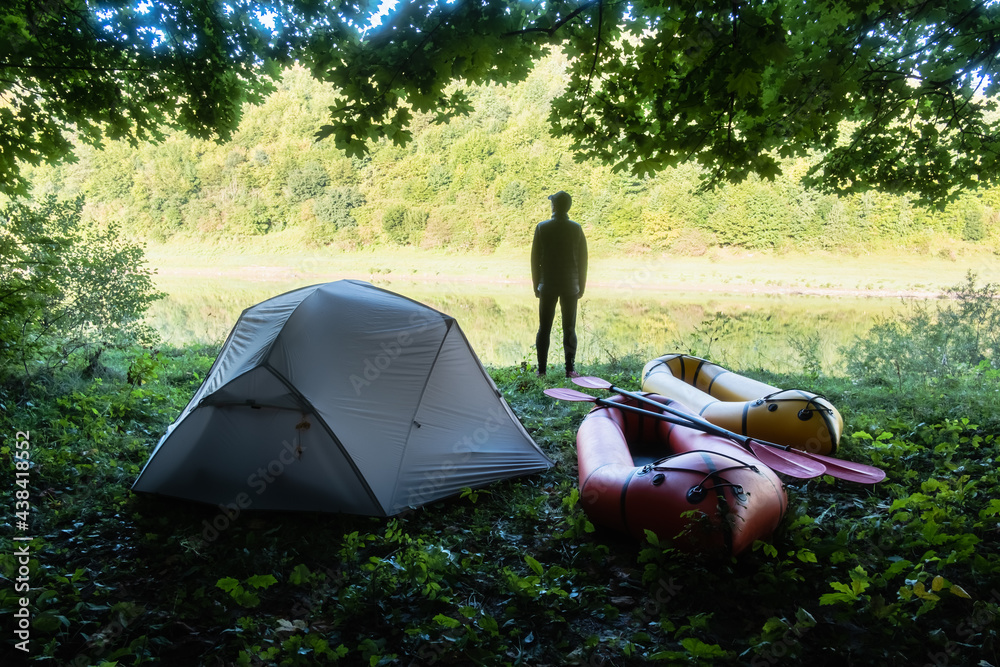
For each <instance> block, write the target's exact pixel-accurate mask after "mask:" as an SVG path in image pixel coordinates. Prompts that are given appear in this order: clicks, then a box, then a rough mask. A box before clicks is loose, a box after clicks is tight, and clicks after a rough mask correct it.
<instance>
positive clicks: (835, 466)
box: [573, 376, 885, 484]
mask: <svg viewBox="0 0 1000 667" xmlns="http://www.w3.org/2000/svg"><path fill="white" fill-rule="evenodd" d="M573 382H575V383H576V384H578V385H580V386H581V387H587V388H590V389H608V390H610V391H613V392H615V393H617V394H621V395H623V396H628V397H630V398H634V399H635V400H637V401H641V402H643V403H646V404H648V405H652V406H656V407H657V408H658V409H662V410H666V411H667V412H671V413H673V414H678V413H680V414H683V415H686V416H687V418H688V419H690V420H691V421H693V422H696V423H703V424H709V425H712V426H715V425H714V424H712V423H711V422H709V421H708V420H706V419H704V418H702V417H700V416H696V415H693V414H691V413H687V412H683V411H681V410H676V409H674V408H671V407H669V406H667V405H664V404H663V403H660V402H659V401H655V400H653V399H651V398H648V397H646V396H644V395H642V394H637V393H635V392H631V391H627V390H625V389H622V388H621V387H616V386H614V385H613V384H611V383H610V382H608V381H607V380H604V379H602V378H599V377H593V376H589V377H579V378H573ZM716 428H718V429H721V430H723V431H726V429H722V427H720V426H716ZM726 432H727V433H731V431H726ZM734 435H736V434H734ZM743 437H748V436H743ZM755 442H759V443H760V444H762V445H765V446H768V447H776V448H778V449H781V450H784V451H785V452H786V453H790V454H793V455H798V456H803V457H806V458H808V459H812V460H813V461H816V462H818V463H821V464H823V465H824V466H825V467H826V472H827V474H828V475H830V476H831V477H836V478H838V479H843V480H845V481H849V482H857V483H859V484H876V483H878V482H881V481H882V480H883V479H885V471H884V470H882V469H881V468H876V467H875V466H870V465H866V464H864V463H855V462H854V461H845V460H843V459H838V458H836V457H833V456H827V455H825V454H813V453H812V452H807V451H803V450H800V449H794V448H792V447H788V446H786V445H778V444H775V443H773V442H767V441H766V440H756V439H755ZM779 472H780V471H779Z"/></svg>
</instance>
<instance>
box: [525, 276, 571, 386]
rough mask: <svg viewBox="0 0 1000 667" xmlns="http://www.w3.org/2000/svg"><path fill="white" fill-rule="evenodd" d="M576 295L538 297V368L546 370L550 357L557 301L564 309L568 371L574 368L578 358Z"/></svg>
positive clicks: (545, 295)
mask: <svg viewBox="0 0 1000 667" xmlns="http://www.w3.org/2000/svg"><path fill="white" fill-rule="evenodd" d="M577 300H578V299H577V298H576V295H573V296H560V295H558V294H545V293H542V295H541V296H540V297H539V298H538V335H537V336H535V348H536V349H537V350H538V370H539V372H545V366H546V364H547V362H548V358H549V338H550V336H551V334H552V322H553V321H554V320H555V318H556V302H557V301H558V302H559V305H560V307H561V309H562V326H563V349H564V350H565V352H566V372H569V371H571V370H573V368H574V366H573V364H574V361H575V359H576V302H577Z"/></svg>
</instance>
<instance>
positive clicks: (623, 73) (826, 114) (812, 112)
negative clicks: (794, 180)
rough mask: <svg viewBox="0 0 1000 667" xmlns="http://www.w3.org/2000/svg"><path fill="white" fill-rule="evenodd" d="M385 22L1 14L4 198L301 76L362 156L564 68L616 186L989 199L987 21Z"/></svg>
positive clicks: (688, 6)
mask: <svg viewBox="0 0 1000 667" xmlns="http://www.w3.org/2000/svg"><path fill="white" fill-rule="evenodd" d="M379 4H380V3H377V2H370V1H366V0H358V1H357V2H339V3H338V2H322V1H320V0H289V1H287V2H272V3H249V2H231V3H227V4H221V3H203V2H193V1H184V0H174V1H173V2H158V3H142V4H138V5H136V4H134V3H133V4H130V3H127V2H121V1H113V2H109V3H102V4H101V8H100V10H97V9H96V6H94V5H91V4H90V3H88V2H85V1H84V0H63V1H61V2H53V3H41V4H38V3H34V2H28V1H27V0H15V1H14V2H13V3H12V4H11V3H8V5H7V6H6V8H5V9H2V10H0V31H2V32H3V35H0V37H2V38H0V73H2V82H0V99H2V100H3V102H2V104H0V122H2V123H3V129H4V136H3V139H2V140H0V178H2V179H3V181H4V184H5V186H6V187H9V186H10V184H11V183H14V184H15V185H18V186H20V185H21V184H20V183H19V182H18V181H17V178H18V172H17V167H16V163H15V160H17V159H21V160H29V161H38V160H41V159H46V160H52V159H57V158H58V157H59V156H61V155H64V154H65V153H66V152H67V151H68V150H69V147H68V145H67V143H66V138H65V137H66V134H67V132H69V131H70V130H73V131H76V132H79V133H80V134H82V136H83V138H84V139H86V140H88V141H91V142H95V143H96V142H99V141H100V139H101V137H102V136H110V137H116V138H117V137H122V136H129V137H134V138H136V139H145V138H156V137H157V128H158V127H160V126H161V125H162V124H164V123H172V124H176V125H179V126H182V127H185V128H187V129H189V130H191V131H192V132H193V133H195V134H196V135H199V136H204V135H207V134H210V133H212V132H216V133H218V134H220V135H221V136H222V137H225V136H227V134H228V132H229V131H231V129H232V128H233V127H234V126H235V123H236V122H237V121H238V119H239V110H240V107H241V105H242V104H243V102H245V101H256V100H259V99H260V96H261V94H262V93H263V92H266V90H267V88H268V81H269V77H273V76H275V75H276V72H277V69H276V67H277V66H278V65H285V64H289V63H291V62H299V63H302V64H304V65H306V66H307V67H309V69H310V70H311V71H312V73H313V75H314V76H316V77H317V78H318V79H320V80H321V81H326V82H330V83H332V84H334V85H335V86H336V87H337V88H338V90H339V91H340V102H339V103H338V104H336V105H335V106H333V107H332V108H331V114H330V122H329V123H328V124H327V125H325V126H324V127H323V128H322V129H321V131H320V133H319V137H320V138H326V137H331V138H332V139H333V141H334V142H335V143H336V145H337V146H339V147H341V148H342V149H344V150H345V151H346V152H347V153H348V154H350V155H361V154H363V153H365V152H366V146H367V142H369V141H371V140H374V139H389V140H392V141H393V142H395V143H397V144H405V143H406V142H407V141H409V140H410V138H411V134H410V131H409V126H410V124H411V123H412V122H413V119H414V115H413V114H414V112H420V113H431V114H433V115H434V117H435V118H436V119H437V120H438V121H446V120H447V119H448V118H450V117H453V116H455V115H457V114H464V113H467V112H468V110H469V100H468V99H467V98H466V97H465V96H464V95H463V94H462V93H461V92H460V91H456V87H455V86H453V85H452V84H454V83H457V82H466V83H476V84H478V83H486V82H499V83H506V82H516V81H521V80H523V79H524V78H525V77H526V76H527V75H528V73H529V72H530V70H531V67H532V65H533V64H534V63H535V62H536V61H537V60H538V59H539V58H540V57H541V56H542V55H544V54H545V53H546V52H547V51H549V50H551V49H561V50H562V51H563V52H564V53H565V54H566V56H567V57H568V58H569V61H570V69H569V71H568V76H567V81H566V88H565V92H564V93H563V94H562V95H561V96H560V97H559V98H557V99H556V100H555V102H554V104H553V106H552V109H551V115H550V124H551V130H552V132H553V134H555V135H557V136H564V137H569V138H570V139H571V140H572V142H573V148H574V150H575V152H576V154H577V156H578V157H580V158H596V159H598V160H601V161H603V162H605V163H607V164H611V165H614V166H615V167H616V168H617V169H619V170H628V171H631V172H633V173H636V174H645V173H652V172H656V171H658V170H660V169H662V168H664V167H667V166H674V165H677V164H679V163H681V162H685V161H691V160H693V161H696V162H697V163H699V164H700V165H701V167H702V168H703V170H704V173H705V181H706V184H707V185H711V184H714V183H717V182H721V181H732V182H739V181H741V180H743V179H745V178H746V177H747V176H748V175H749V174H752V173H755V174H758V175H760V176H762V177H765V178H773V177H775V176H776V175H778V174H779V173H780V167H779V162H778V158H780V157H789V156H806V155H816V154H818V155H819V156H820V158H821V159H819V161H818V162H817V164H816V165H815V167H814V168H813V169H812V170H811V171H810V172H809V174H808V175H807V176H806V180H807V184H809V185H819V186H822V187H824V188H825V189H827V190H830V191H835V192H841V193H845V192H857V191H862V190H866V189H869V188H878V189H882V190H885V191H889V192H896V193H906V192H909V193H916V194H917V195H919V197H920V198H921V199H922V200H923V201H925V202H941V201H945V200H947V199H949V198H953V197H954V196H955V195H956V193H958V192H959V191H961V190H962V189H965V188H970V187H975V186H976V185H978V184H980V183H983V182H990V181H995V179H996V173H997V166H998V164H997V163H998V152H1000V132H998V130H1000V128H998V115H997V113H996V103H995V101H994V100H993V99H992V97H993V94H994V93H995V87H996V77H995V76H994V75H995V73H996V70H997V55H998V49H1000V32H998V29H1000V18H998V12H1000V6H998V5H997V4H995V3H989V2H985V1H975V0H946V1H942V2H934V3H930V2H926V1H924V0H864V1H861V0H826V1H823V0H816V1H813V0H810V1H809V2H802V1H801V0H768V1H767V2H764V1H763V0H748V1H740V0H725V1H721V0H678V1H657V0H636V1H624V0H622V1H619V0H550V1H547V2H544V3H527V2H522V1H521V0H488V1H482V2H470V1H468V0H455V1H453V2H444V3H442V2H438V1H437V0H414V1H410V2H407V1H400V2H398V3H396V5H395V6H394V7H391V8H388V9H386V10H385V11H384V12H381V13H379V19H377V20H373V19H372V17H373V15H375V14H376V12H377V11H378V9H379ZM53 8H55V9H53ZM272 22H273V29H272V28H271V27H270V26H271V24H272Z"/></svg>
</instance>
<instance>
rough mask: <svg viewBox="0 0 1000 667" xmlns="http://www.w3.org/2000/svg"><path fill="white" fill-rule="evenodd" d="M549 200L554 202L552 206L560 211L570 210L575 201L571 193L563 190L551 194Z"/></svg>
mask: <svg viewBox="0 0 1000 667" xmlns="http://www.w3.org/2000/svg"><path fill="white" fill-rule="evenodd" d="M549 200H550V201H551V202H552V206H553V207H554V208H556V209H557V210H559V211H568V210H569V207H570V205H572V203H573V198H572V197H570V196H569V193H568V192H563V191H562V190H560V191H559V192H557V193H555V194H554V195H549Z"/></svg>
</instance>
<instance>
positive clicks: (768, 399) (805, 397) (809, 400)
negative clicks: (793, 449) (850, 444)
mask: <svg viewBox="0 0 1000 667" xmlns="http://www.w3.org/2000/svg"><path fill="white" fill-rule="evenodd" d="M789 391H797V392H799V393H800V394H801V395H800V396H794V397H788V398H775V396H777V395H778V394H784V393H786V392H789ZM817 399H823V400H824V401H827V402H829V399H827V397H826V396H823V395H822V394H814V393H813V392H811V391H806V390H804V389H782V390H780V391H776V392H774V393H772V394H768V395H767V396H763V397H761V398H758V399H757V400H756V401H754V402H753V404H754V405H762V404H764V403H770V404H774V403H781V402H782V401H805V403H806V405H807V406H811V407H806V408H802V409H801V410H799V419H801V420H802V421H809V418H810V417H812V413H813V410H815V411H816V412H825V413H826V414H828V415H832V414H833V409H832V408H825V407H823V406H822V405H820V404H819V403H818V402H817Z"/></svg>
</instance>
